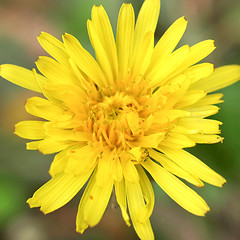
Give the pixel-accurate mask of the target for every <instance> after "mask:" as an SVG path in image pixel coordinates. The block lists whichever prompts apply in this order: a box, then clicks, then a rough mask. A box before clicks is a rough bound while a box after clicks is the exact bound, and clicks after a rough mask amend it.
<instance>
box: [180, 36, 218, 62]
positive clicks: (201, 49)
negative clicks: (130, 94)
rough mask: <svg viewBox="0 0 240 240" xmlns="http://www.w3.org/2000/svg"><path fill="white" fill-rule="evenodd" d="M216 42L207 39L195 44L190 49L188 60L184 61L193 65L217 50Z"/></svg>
mask: <svg viewBox="0 0 240 240" xmlns="http://www.w3.org/2000/svg"><path fill="white" fill-rule="evenodd" d="M215 48H216V47H215V44H214V41H213V40H205V41H202V42H199V43H197V44H195V45H193V46H192V47H191V48H190V50H191V53H190V54H189V56H188V58H187V60H186V61H185V62H184V64H185V65H186V66H191V65H193V64H195V63H197V62H199V61H201V60H202V59H204V58H205V57H207V56H208V55H209V54H210V53H211V52H212V51H214V50H215Z"/></svg>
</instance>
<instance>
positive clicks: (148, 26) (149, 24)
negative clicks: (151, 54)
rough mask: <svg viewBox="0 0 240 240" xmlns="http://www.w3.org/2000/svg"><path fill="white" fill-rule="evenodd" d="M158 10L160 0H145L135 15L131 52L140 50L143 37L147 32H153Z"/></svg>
mask: <svg viewBox="0 0 240 240" xmlns="http://www.w3.org/2000/svg"><path fill="white" fill-rule="evenodd" d="M159 11H160V0H145V1H144V3H143V5H142V7H141V9H140V12H139V14H138V17H137V22H136V28H135V34H134V46H133V54H132V56H135V54H136V53H135V52H137V51H139V50H140V45H141V44H142V41H143V38H144V37H145V35H146V33H148V32H155V29H156V26H157V22H158V16H159Z"/></svg>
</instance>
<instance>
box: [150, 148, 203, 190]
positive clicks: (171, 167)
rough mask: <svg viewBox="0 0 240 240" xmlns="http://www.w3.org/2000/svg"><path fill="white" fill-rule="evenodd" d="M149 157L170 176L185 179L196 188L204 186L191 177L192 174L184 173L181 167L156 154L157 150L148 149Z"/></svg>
mask: <svg viewBox="0 0 240 240" xmlns="http://www.w3.org/2000/svg"><path fill="white" fill-rule="evenodd" d="M148 151H149V155H150V157H151V158H153V159H154V160H156V161H158V162H159V163H160V164H161V165H162V166H163V167H164V168H165V169H166V170H167V171H169V172H171V173H172V174H174V175H176V176H178V177H180V178H182V179H185V180H186V181H188V182H190V183H192V184H193V185H195V186H197V187H202V186H204V184H203V182H202V181H201V180H200V179H198V178H196V177H195V176H193V175H192V174H190V173H188V172H186V171H185V170H183V169H182V168H181V167H179V166H178V165H177V164H176V163H174V162H173V161H172V160H171V159H169V158H167V157H166V156H165V155H164V154H162V153H160V152H158V151H157V150H153V149H149V150H148Z"/></svg>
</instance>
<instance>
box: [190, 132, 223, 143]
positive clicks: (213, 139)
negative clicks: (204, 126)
mask: <svg viewBox="0 0 240 240" xmlns="http://www.w3.org/2000/svg"><path fill="white" fill-rule="evenodd" d="M188 137H189V138H190V139H192V140H193V141H195V142H196V143H208V144H212V143H218V142H221V141H222V140H223V138H222V137H220V136H218V135H214V134H200V133H196V134H191V135H188Z"/></svg>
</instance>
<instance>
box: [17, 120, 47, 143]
mask: <svg viewBox="0 0 240 240" xmlns="http://www.w3.org/2000/svg"><path fill="white" fill-rule="evenodd" d="M45 123H46V122H43V121H22V122H19V123H17V124H16V125H15V131H14V133H15V134H16V135H18V136H19V137H22V138H27V139H33V140H37V139H43V138H45V137H46V133H45V129H44V125H45Z"/></svg>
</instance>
